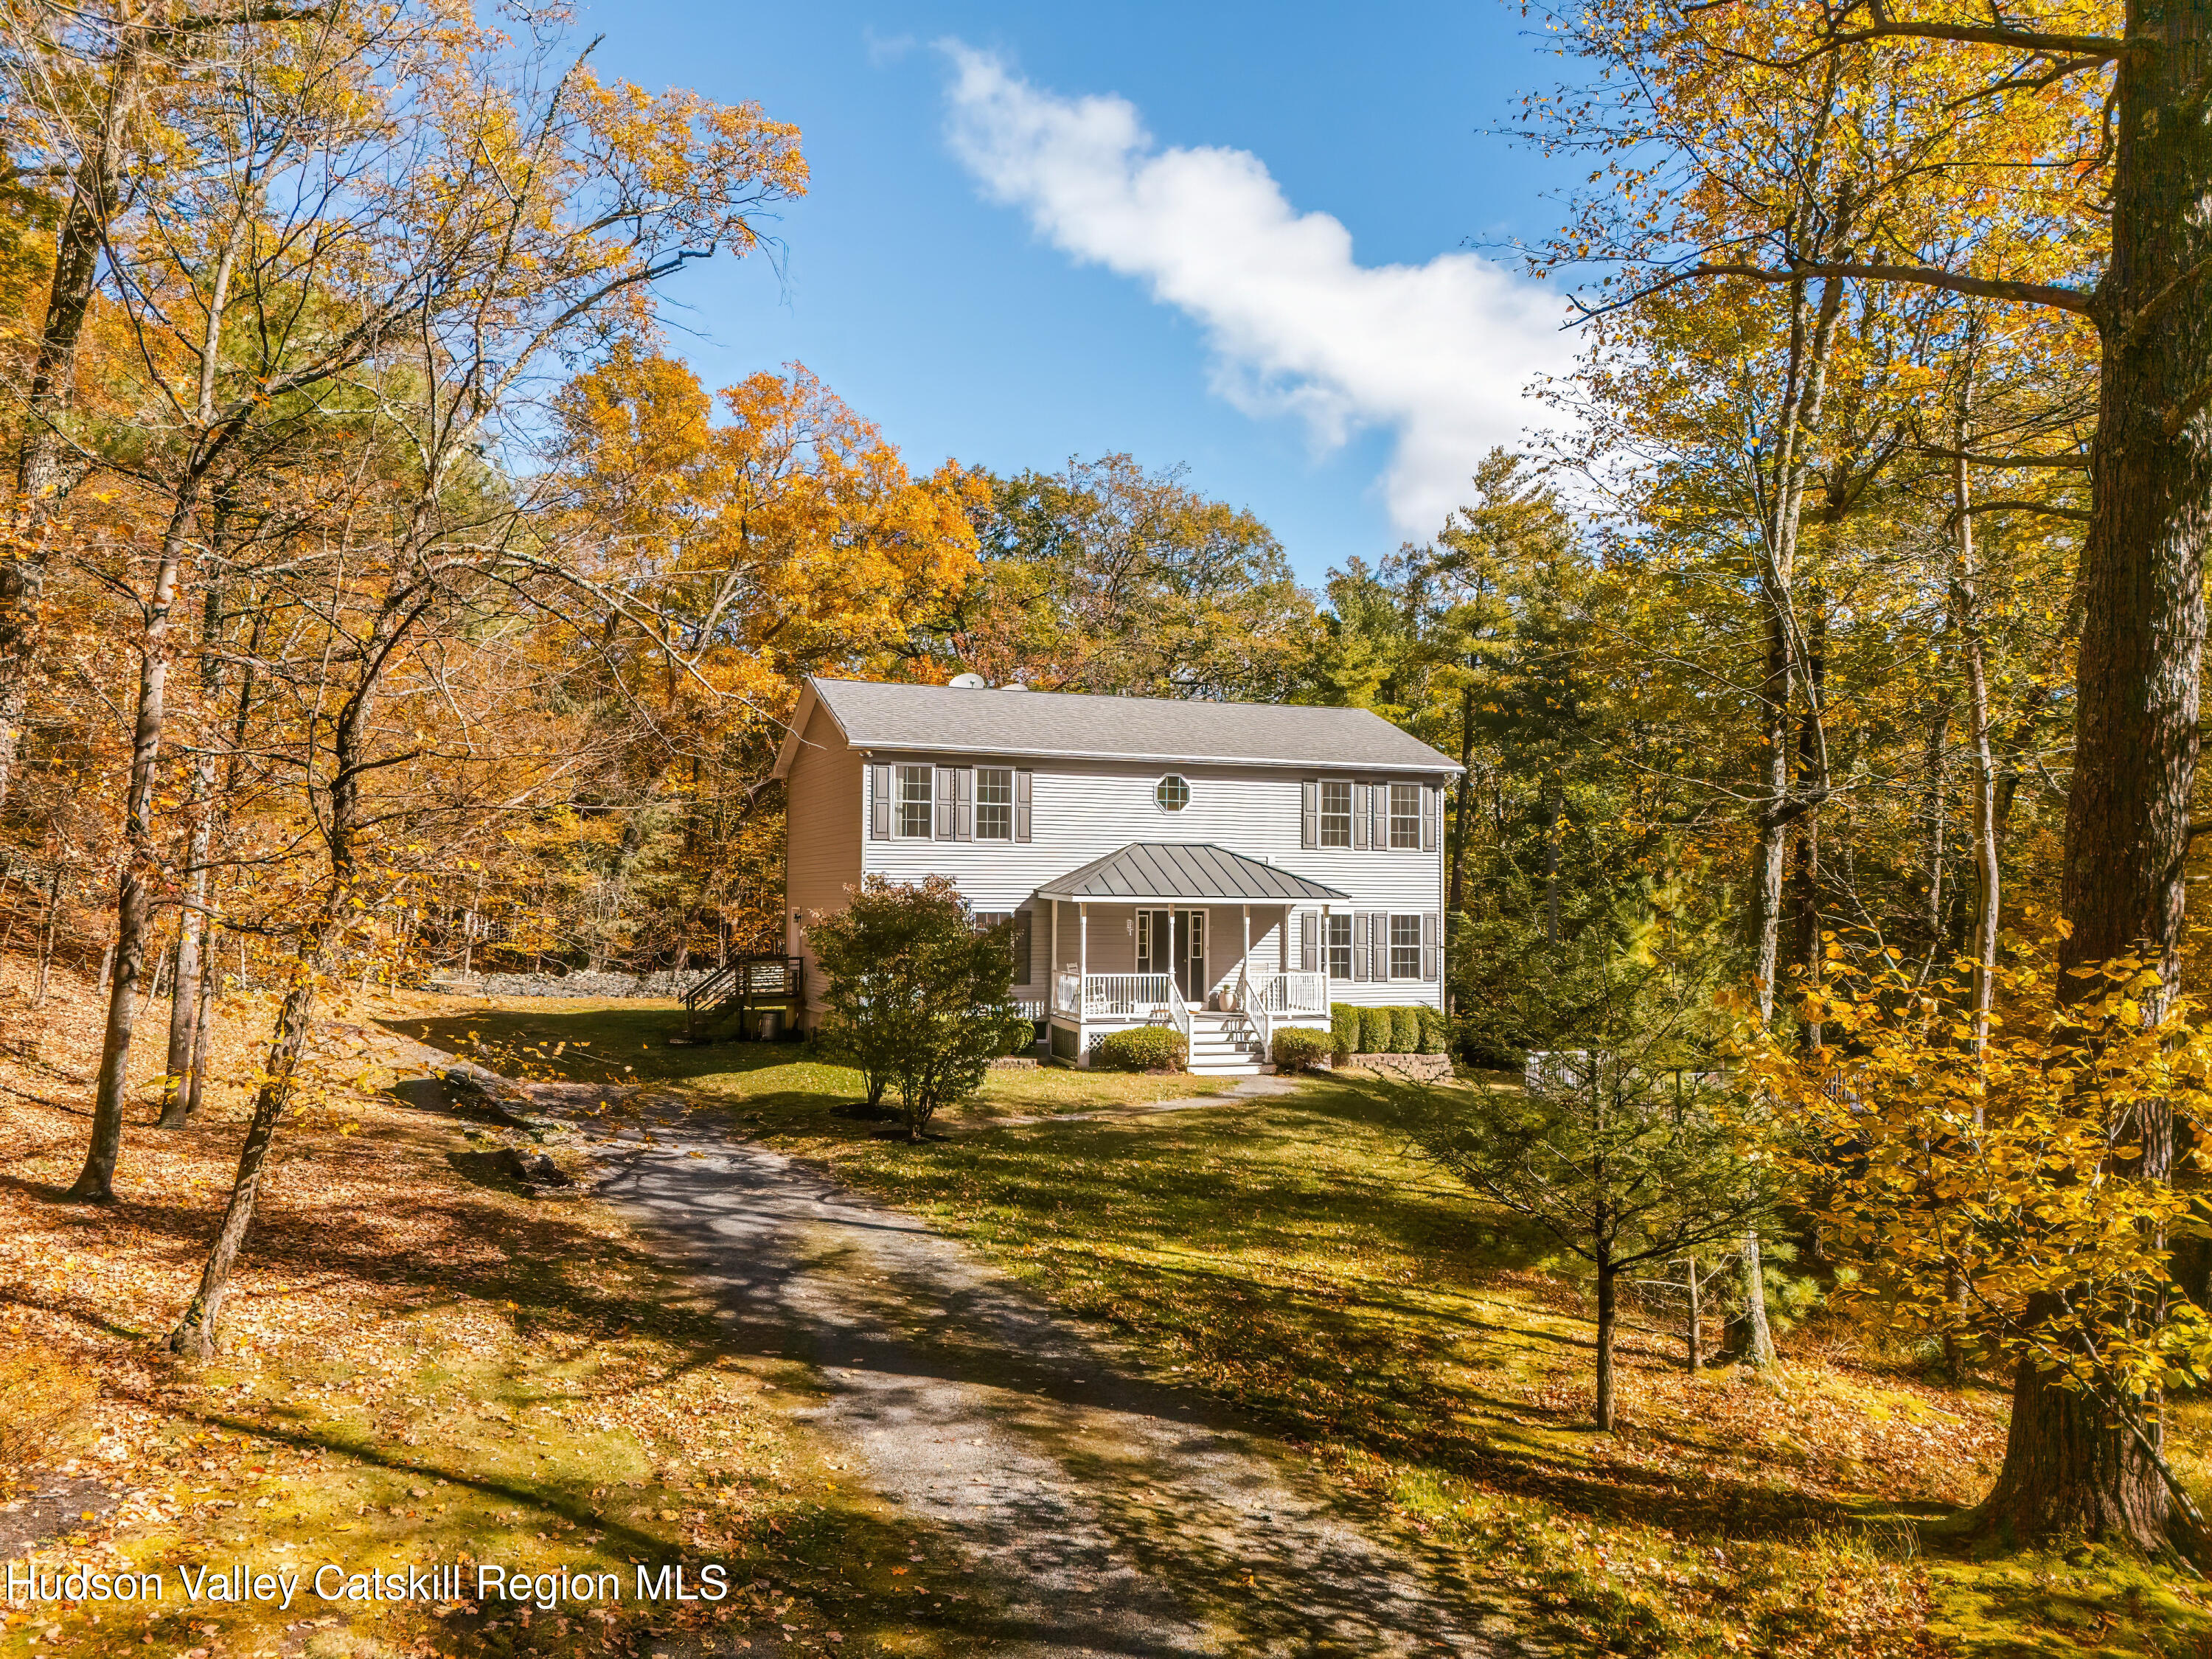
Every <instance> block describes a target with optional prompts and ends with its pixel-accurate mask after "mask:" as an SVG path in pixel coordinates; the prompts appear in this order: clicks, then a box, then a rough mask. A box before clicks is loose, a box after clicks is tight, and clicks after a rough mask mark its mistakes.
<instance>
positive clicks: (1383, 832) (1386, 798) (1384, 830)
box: [1367, 783, 1390, 979]
mask: <svg viewBox="0 0 2212 1659" xmlns="http://www.w3.org/2000/svg"><path fill="white" fill-rule="evenodd" d="M1367 811H1368V817H1369V819H1370V823H1372V824H1373V826H1374V827H1373V828H1372V829H1370V831H1369V832H1368V844H1369V845H1370V846H1372V847H1376V848H1383V847H1388V846H1389V844H1390V786H1389V784H1387V783H1377V784H1373V785H1370V787H1369V788H1368V791H1367ZM1375 977H1376V978H1377V979H1380V978H1382V977H1383V975H1380V974H1377V975H1376V976H1375Z"/></svg>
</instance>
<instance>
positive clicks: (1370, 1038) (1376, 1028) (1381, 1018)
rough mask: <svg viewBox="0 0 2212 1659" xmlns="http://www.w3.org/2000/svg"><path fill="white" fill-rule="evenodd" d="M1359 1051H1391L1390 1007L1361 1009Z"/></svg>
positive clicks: (1387, 1052)
mask: <svg viewBox="0 0 2212 1659" xmlns="http://www.w3.org/2000/svg"><path fill="white" fill-rule="evenodd" d="M1359 1052H1360V1053H1361V1054H1389V1052H1390V1011H1389V1009H1388V1008H1362V1009H1361V1010H1360V1011H1359Z"/></svg>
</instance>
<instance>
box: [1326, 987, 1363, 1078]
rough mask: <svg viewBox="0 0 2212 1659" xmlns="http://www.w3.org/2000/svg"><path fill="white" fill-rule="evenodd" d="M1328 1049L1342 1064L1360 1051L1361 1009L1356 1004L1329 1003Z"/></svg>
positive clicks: (1337, 1061) (1339, 1063)
mask: <svg viewBox="0 0 2212 1659" xmlns="http://www.w3.org/2000/svg"><path fill="white" fill-rule="evenodd" d="M1328 1050H1329V1053H1330V1054H1332V1055H1333V1056H1334V1058H1335V1060H1336V1063H1337V1064H1338V1065H1340V1066H1341V1065H1342V1064H1343V1063H1344V1062H1345V1061H1346V1060H1349V1059H1351V1058H1352V1055H1353V1054H1357V1053H1358V1052H1359V1010H1358V1006H1356V1005H1354V1004H1352V1003H1349V1002H1332V1003H1330V1004H1329V1005H1328Z"/></svg>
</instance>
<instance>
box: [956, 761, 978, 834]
mask: <svg viewBox="0 0 2212 1659" xmlns="http://www.w3.org/2000/svg"><path fill="white" fill-rule="evenodd" d="M952 814H953V824H952V839H953V840H955V841H973V840H975V768H974V767H972V766H956V767H954V768H953V769H952Z"/></svg>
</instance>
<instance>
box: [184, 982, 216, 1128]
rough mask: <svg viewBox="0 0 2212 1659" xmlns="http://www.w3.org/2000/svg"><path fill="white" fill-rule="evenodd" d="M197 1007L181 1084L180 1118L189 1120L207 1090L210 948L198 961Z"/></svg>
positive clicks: (211, 996)
mask: <svg viewBox="0 0 2212 1659" xmlns="http://www.w3.org/2000/svg"><path fill="white" fill-rule="evenodd" d="M198 1002H199V1008H198V1010H197V1012H196V1013H195V1014H194V1015H193V1017H192V1057H191V1078H190V1079H189V1080H188V1081H187V1082H186V1084H185V1096H184V1102H185V1104H184V1112H183V1121H185V1122H186V1123H190V1122H191V1121H192V1119H193V1116H194V1115H196V1114H197V1112H198V1111H199V1109H200V1101H201V1100H202V1099H203V1098H204V1097H205V1095H206V1093H207V1063H208V1042H209V1035H210V1028H211V1027H212V1026H213V1024H214V1023H215V953H214V952H213V951H208V952H206V953H205V955H204V957H203V958H202V961H201V964H200V986H199V997H198Z"/></svg>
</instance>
